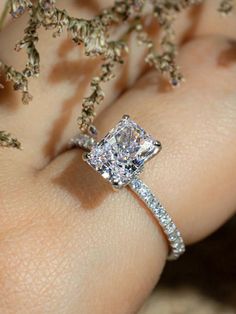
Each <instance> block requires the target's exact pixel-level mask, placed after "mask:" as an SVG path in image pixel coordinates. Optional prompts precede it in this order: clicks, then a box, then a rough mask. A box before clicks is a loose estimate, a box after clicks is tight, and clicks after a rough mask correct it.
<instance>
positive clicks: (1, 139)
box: [0, 131, 21, 149]
mask: <svg viewBox="0 0 236 314" xmlns="http://www.w3.org/2000/svg"><path fill="white" fill-rule="evenodd" d="M0 146H2V147H12V148H17V149H21V144H20V142H19V141H18V140H17V139H16V138H15V137H13V136H12V135H11V134H10V133H7V132H5V131H0Z"/></svg>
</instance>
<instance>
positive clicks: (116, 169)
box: [71, 115, 185, 260]
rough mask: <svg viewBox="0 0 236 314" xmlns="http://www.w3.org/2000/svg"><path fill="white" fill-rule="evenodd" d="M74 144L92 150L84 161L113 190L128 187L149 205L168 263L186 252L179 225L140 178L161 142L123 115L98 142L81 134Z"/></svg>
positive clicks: (158, 149) (85, 155) (159, 148)
mask: <svg viewBox="0 0 236 314" xmlns="http://www.w3.org/2000/svg"><path fill="white" fill-rule="evenodd" d="M71 145H72V146H80V147H82V148H84V149H86V150H87V151H89V152H88V153H84V155H83V157H84V160H85V161H86V162H87V163H88V164H89V165H90V166H91V167H92V168H93V169H94V170H96V171H97V172H98V173H100V175H102V177H103V178H104V179H106V180H108V181H109V182H110V183H111V184H112V186H113V188H115V189H117V190H119V189H121V188H123V187H125V186H129V187H130V188H131V189H132V190H133V191H134V192H135V193H136V194H137V195H138V196H139V197H140V198H141V200H142V201H143V202H144V203H145V204H146V205H147V206H148V208H149V209H150V210H151V212H152V213H153V216H154V217H155V218H156V219H157V221H158V222H159V225H160V226H161V228H162V229H163V231H164V233H165V235H166V238H167V240H168V242H169V245H170V253H169V256H168V259H169V260H174V259H177V258H178V257H179V256H180V255H181V254H183V253H184V251H185V245H184V241H183V238H182V237H181V235H180V232H179V230H178V229H177V227H176V225H175V224H174V223H173V221H172V219H171V217H170V216H169V214H168V213H167V212H166V210H165V209H164V207H163V206H162V205H161V203H160V201H159V200H158V199H157V198H156V197H155V196H154V195H153V193H152V192H151V190H150V189H149V188H148V186H147V185H146V184H144V183H143V182H142V181H141V180H140V179H139V178H138V176H139V174H140V173H141V172H142V171H143V166H144V163H145V162H147V161H148V160H149V159H150V158H152V157H153V156H154V155H156V154H157V153H158V152H159V151H160V150H161V143H160V142H159V141H157V140H156V139H155V138H153V137H152V136H151V135H149V134H148V133H147V132H146V131H145V130H144V129H143V128H141V127H140V126H139V125H137V124H136V123H135V122H134V121H133V120H131V119H130V117H129V116H127V115H124V116H123V117H122V119H121V120H120V121H119V122H118V124H117V125H116V126H115V127H114V128H113V129H112V130H110V131H109V132H108V133H107V135H106V136H105V137H104V138H103V139H102V140H101V141H100V142H99V143H97V142H96V141H95V140H94V139H92V138H91V137H90V136H88V135H81V136H79V137H78V138H77V140H74V141H73V142H71Z"/></svg>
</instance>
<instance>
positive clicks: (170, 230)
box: [129, 178, 185, 260]
mask: <svg viewBox="0 0 236 314" xmlns="http://www.w3.org/2000/svg"><path fill="white" fill-rule="evenodd" d="M129 186H130V188H131V189H132V190H133V191H134V192H135V193H136V194H137V195H138V197H139V198H140V199H141V200H142V201H143V202H144V203H145V204H146V205H147V207H148V208H149V209H150V210H151V212H152V214H153V216H154V217H155V218H156V219H157V221H158V223H159V225H160V226H161V228H162V230H163V231H164V233H165V235H166V237H167V239H168V242H169V245H170V253H169V256H168V260H175V259H177V258H178V257H179V256H180V255H181V254H183V253H184V252H185V245H184V241H183V239H182V237H181V234H180V232H179V230H178V229H177V227H176V225H175V224H174V222H173V221H172V219H171V217H170V216H169V214H168V213H167V211H166V210H165V208H164V207H163V206H162V205H161V203H160V201H159V200H158V199H157V198H156V197H155V196H154V194H153V193H152V192H151V190H150V189H149V188H148V186H147V185H146V184H144V183H143V182H142V180H140V179H139V178H134V179H133V180H132V181H131V182H130V183H129Z"/></svg>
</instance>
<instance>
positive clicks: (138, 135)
mask: <svg viewBox="0 0 236 314" xmlns="http://www.w3.org/2000/svg"><path fill="white" fill-rule="evenodd" d="M160 148H161V144H160V143H159V142H158V141H157V140H155V139H154V138H153V137H152V136H150V135H149V134H148V133H147V132H145V131H144V130H143V129H142V128H141V127H140V126H138V125H137V124H136V123H135V122H134V121H132V120H131V119H130V118H129V117H128V116H125V117H123V118H122V119H121V120H120V121H119V123H118V124H117V125H116V127H115V128H114V129H112V130H111V131H110V132H109V133H108V134H107V135H106V136H105V137H104V138H103V139H102V140H101V141H100V142H99V143H98V144H96V145H95V146H94V147H93V148H92V150H91V151H90V152H89V153H88V154H87V155H86V161H87V163H88V164H89V165H90V166H92V167H93V168H95V169H96V170H97V171H98V172H99V173H100V174H101V175H102V176H103V177H104V178H105V179H107V180H109V181H110V182H111V183H112V184H113V186H115V187H123V186H125V185H127V184H129V182H130V181H131V179H132V178H133V177H134V176H135V175H136V174H138V173H139V172H140V171H141V169H142V167H143V165H144V163H145V162H146V161H147V160H148V159H150V158H151V157H152V156H153V155H155V154H156V153H157V152H158V151H159V150H160Z"/></svg>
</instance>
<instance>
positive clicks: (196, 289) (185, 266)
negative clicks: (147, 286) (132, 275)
mask: <svg viewBox="0 0 236 314" xmlns="http://www.w3.org/2000/svg"><path fill="white" fill-rule="evenodd" d="M159 313H160V314H236V217H233V218H232V219H231V220H230V221H229V222H227V223H226V224H225V225H224V226H223V227H222V228H221V229H220V230H218V231H217V232H216V233H214V234H213V235H211V236H210V237H208V238H207V239H205V240H204V241H202V242H200V243H198V244H195V245H193V246H191V247H188V248H187V252H186V253H185V254H184V255H183V256H182V257H181V258H180V259H179V260H178V261H175V262H169V263H167V265H166V268H165V269H164V273H163V276H162V278H161V280H160V282H159V283H158V286H157V287H156V288H155V290H154V291H153V294H152V295H151V297H150V298H149V299H148V300H147V301H146V303H145V304H144V306H143V308H142V309H141V310H140V311H139V312H138V314H159Z"/></svg>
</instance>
